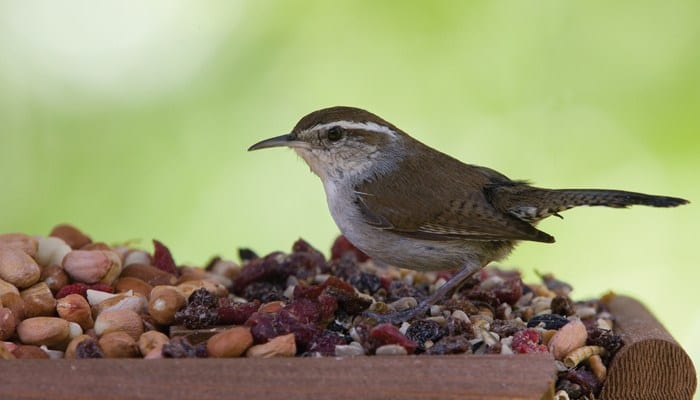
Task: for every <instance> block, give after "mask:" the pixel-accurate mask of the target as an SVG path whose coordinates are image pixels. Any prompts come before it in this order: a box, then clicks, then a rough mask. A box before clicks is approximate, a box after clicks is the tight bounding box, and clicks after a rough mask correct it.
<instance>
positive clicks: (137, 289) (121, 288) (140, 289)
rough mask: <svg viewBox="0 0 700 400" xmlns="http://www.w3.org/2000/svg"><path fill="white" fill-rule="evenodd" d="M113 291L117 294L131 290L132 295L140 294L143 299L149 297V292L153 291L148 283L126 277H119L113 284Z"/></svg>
mask: <svg viewBox="0 0 700 400" xmlns="http://www.w3.org/2000/svg"><path fill="white" fill-rule="evenodd" d="M114 290H116V291H117V293H119V292H128V291H129V290H132V291H133V292H134V293H138V294H142V295H143V296H144V297H148V296H150V295H151V290H153V286H151V285H149V284H148V283H146V282H144V281H142V280H141V279H139V278H133V277H130V276H127V277H121V278H119V279H117V281H116V282H114Z"/></svg>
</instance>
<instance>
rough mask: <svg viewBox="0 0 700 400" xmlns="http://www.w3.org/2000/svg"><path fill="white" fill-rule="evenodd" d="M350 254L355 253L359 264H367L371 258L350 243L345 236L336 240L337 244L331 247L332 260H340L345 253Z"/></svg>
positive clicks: (334, 243)
mask: <svg viewBox="0 0 700 400" xmlns="http://www.w3.org/2000/svg"><path fill="white" fill-rule="evenodd" d="M348 252H350V253H355V256H356V257H357V261H358V262H365V261H367V260H369V256H368V255H367V254H365V253H363V252H362V250H360V249H358V248H357V247H355V245H353V244H352V243H350V241H349V240H348V239H347V238H346V237H345V236H343V235H340V236H338V238H337V239H335V242H333V246H332V247H331V260H338V259H340V257H341V256H342V255H343V254H344V253H348Z"/></svg>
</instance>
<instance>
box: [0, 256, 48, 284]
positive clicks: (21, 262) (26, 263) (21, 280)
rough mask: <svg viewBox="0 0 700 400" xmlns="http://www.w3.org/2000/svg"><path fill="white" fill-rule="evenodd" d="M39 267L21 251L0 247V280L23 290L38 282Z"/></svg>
mask: <svg viewBox="0 0 700 400" xmlns="http://www.w3.org/2000/svg"><path fill="white" fill-rule="evenodd" d="M40 276H41V270H40V269H39V265H38V264H37V263H36V261H34V259H33V258H31V257H30V256H29V255H28V254H27V253H25V252H24V251H23V250H20V249H16V248H12V247H0V278H1V279H3V280H5V281H7V282H8V283H11V284H13V285H15V286H16V287H18V288H20V289H23V288H26V287H29V286H32V285H33V284H35V283H37V282H38V281H39V277H40Z"/></svg>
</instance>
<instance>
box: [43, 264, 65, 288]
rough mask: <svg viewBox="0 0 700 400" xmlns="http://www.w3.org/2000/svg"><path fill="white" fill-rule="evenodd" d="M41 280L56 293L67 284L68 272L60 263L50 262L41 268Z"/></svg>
mask: <svg viewBox="0 0 700 400" xmlns="http://www.w3.org/2000/svg"><path fill="white" fill-rule="evenodd" d="M39 280H40V281H41V282H44V283H46V284H47V285H48V286H49V289H51V291H52V292H53V293H57V292H58V291H59V290H61V288H62V287H64V286H66V285H67V284H68V274H66V271H64V270H63V268H61V265H60V264H51V265H49V266H48V267H45V268H44V269H42V270H41V277H40V278H39Z"/></svg>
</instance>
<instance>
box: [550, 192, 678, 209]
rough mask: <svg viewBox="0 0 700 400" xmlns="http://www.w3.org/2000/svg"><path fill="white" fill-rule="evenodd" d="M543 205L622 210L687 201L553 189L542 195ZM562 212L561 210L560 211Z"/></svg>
mask: <svg viewBox="0 0 700 400" xmlns="http://www.w3.org/2000/svg"><path fill="white" fill-rule="evenodd" d="M543 202H544V203H550V202H551V204H552V205H555V204H556V205H559V206H564V207H566V208H571V207H576V206H605V207H616V208H624V207H628V206H633V205H642V206H651V207H677V206H680V205H683V204H688V203H689V201H688V200H686V199H681V198H678V197H669V196H656V195H651V194H644V193H635V192H626V191H624V190H606V189H555V190H548V191H546V192H545V195H544V201H543ZM560 211H562V210H560Z"/></svg>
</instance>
